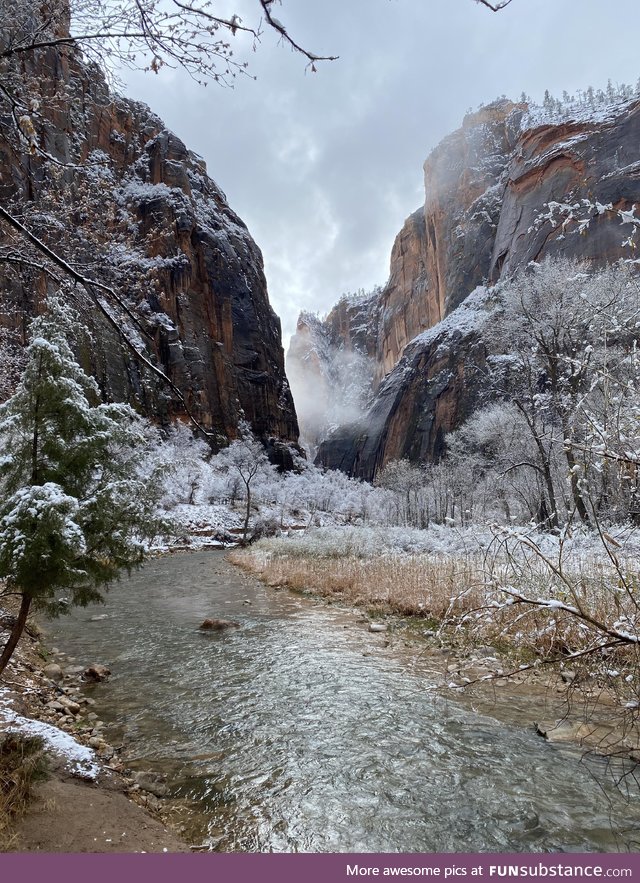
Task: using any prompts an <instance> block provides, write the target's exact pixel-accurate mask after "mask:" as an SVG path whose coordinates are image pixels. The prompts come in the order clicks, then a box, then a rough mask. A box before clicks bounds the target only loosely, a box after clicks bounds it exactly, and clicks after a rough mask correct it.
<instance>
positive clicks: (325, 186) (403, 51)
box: [129, 0, 640, 333]
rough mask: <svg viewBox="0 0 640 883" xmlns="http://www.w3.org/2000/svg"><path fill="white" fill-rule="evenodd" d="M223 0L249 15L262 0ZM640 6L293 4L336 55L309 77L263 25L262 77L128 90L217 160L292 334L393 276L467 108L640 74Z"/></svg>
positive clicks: (587, 2) (330, 0)
mask: <svg viewBox="0 0 640 883" xmlns="http://www.w3.org/2000/svg"><path fill="white" fill-rule="evenodd" d="M217 2H219V0H217ZM224 2H225V3H226V5H227V6H228V7H229V9H232V8H233V9H237V10H239V11H240V14H241V15H243V17H244V18H245V21H247V22H249V21H251V19H252V13H253V10H255V7H256V5H257V4H256V3H255V0H237V2H232V0H224ZM636 3H637V0H611V2H610V3H607V4H603V3H602V2H601V0H583V2H581V3H580V4H579V8H577V4H576V3H575V0H536V2H533V0H513V3H512V4H511V5H510V6H509V7H508V8H507V9H505V10H503V12H501V13H499V14H493V13H491V12H489V11H488V10H487V9H484V8H483V7H481V6H479V5H478V4H475V3H473V2H472V0H455V2H454V0H349V2H348V3H345V2H344V0H323V2H322V3H309V2H307V0H283V4H282V8H281V9H279V10H278V17H279V18H280V19H281V20H282V21H284V22H285V23H286V24H287V26H288V27H289V29H290V32H291V34H292V35H293V36H295V38H296V39H298V40H299V41H300V42H301V43H303V44H304V45H306V46H308V47H310V48H311V49H312V50H313V51H314V52H317V53H330V54H338V55H340V59H339V60H338V61H336V62H333V63H330V64H322V65H320V66H319V72H318V73H317V74H311V73H308V72H307V73H305V65H304V62H303V61H302V60H301V59H300V58H299V57H298V56H296V55H295V54H293V53H291V52H289V51H288V50H287V49H284V48H282V47H279V46H278V45H277V43H278V41H277V40H276V39H275V37H274V36H273V35H271V34H265V35H264V37H263V40H262V43H261V45H260V46H259V47H258V51H257V53H256V54H255V55H254V54H253V53H251V52H248V54H247V58H248V60H249V62H250V70H251V73H252V74H255V75H256V76H257V78H258V79H257V80H256V81H253V80H251V79H249V78H247V77H241V78H239V79H238V80H237V82H236V86H235V88H234V89H233V90H231V89H220V88H216V87H215V86H209V87H208V88H207V89H203V88H200V87H198V86H197V85H196V84H195V83H193V82H192V81H191V80H189V79H187V78H183V77H182V76H180V75H179V74H176V73H169V75H168V76H167V75H166V74H165V73H161V75H160V76H158V77H154V76H151V75H147V76H144V75H142V74H138V75H132V76H131V78H130V86H129V91H130V93H131V94H132V95H133V96H135V97H138V98H142V99H143V100H145V101H147V102H148V103H149V104H150V105H151V106H152V107H153V109H154V110H155V111H156V112H157V113H159V114H160V115H161V116H162V117H163V118H164V119H165V121H166V122H167V124H168V125H169V126H170V127H171V128H172V129H174V130H175V131H176V132H177V134H178V135H180V137H181V138H182V139H183V140H184V141H185V142H186V143H187V145H188V146H189V147H191V148H192V149H194V150H196V151H197V152H198V153H201V154H202V155H203V156H204V157H205V159H206V160H207V165H208V168H209V172H210V174H211V175H212V177H214V178H215V179H216V181H217V182H218V183H219V184H220V186H221V187H222V189H223V190H224V191H225V192H226V194H227V196H228V198H229V201H230V203H231V206H232V208H233V209H234V210H235V211H236V212H238V214H239V215H240V216H241V217H242V218H243V220H244V221H245V222H246V223H247V225H248V226H249V229H250V230H251V232H252V234H253V236H254V238H255V239H256V241H257V242H258V245H259V246H260V247H261V249H262V251H263V253H264V256H265V266H266V270H267V278H268V281H269V288H270V292H271V301H272V303H273V305H274V307H275V309H276V311H277V312H278V313H279V314H280V316H281V318H282V320H283V327H284V330H285V332H286V333H290V332H291V331H292V330H293V328H294V327H295V321H296V316H297V312H298V311H299V309H310V310H313V311H316V310H317V311H319V312H321V313H322V312H325V311H326V310H328V309H329V308H330V306H331V305H332V304H333V303H334V302H335V301H336V300H337V299H338V297H339V296H340V294H341V293H342V292H343V291H347V290H356V289H358V288H360V287H364V288H370V287H371V286H373V285H374V284H375V283H378V282H379V283H382V282H384V281H385V278H386V274H387V272H388V260H389V254H390V251H391V246H392V243H393V239H394V236H395V234H396V233H397V232H398V231H399V229H400V227H401V225H402V222H403V220H404V218H405V217H406V216H408V215H409V214H410V213H411V212H413V211H414V210H415V209H416V208H417V207H418V205H419V204H420V202H421V201H422V198H423V197H422V163H423V161H424V159H425V158H426V156H427V154H428V152H429V150H430V149H431V148H432V147H434V146H435V144H436V143H437V142H438V141H439V140H440V139H441V138H442V137H443V136H444V135H445V134H447V133H448V132H449V131H451V130H453V129H454V128H456V127H457V126H458V125H460V123H461V121H462V117H463V115H464V113H465V112H466V111H467V109H468V108H469V107H476V106H477V105H478V104H479V103H481V102H486V101H490V100H492V99H494V98H496V97H497V96H498V95H502V94H507V95H509V96H513V97H516V98H517V97H519V95H520V93H521V92H522V91H526V92H527V93H529V94H531V95H533V96H534V97H536V98H541V97H542V95H543V94H544V90H545V89H547V88H548V89H550V90H551V91H552V92H554V93H555V94H557V95H560V94H561V93H562V91H563V90H564V89H567V90H568V91H570V92H571V91H574V90H576V89H578V88H583V87H585V86H587V85H589V84H590V83H592V84H593V85H595V86H602V85H604V84H606V81H607V79H608V78H609V77H610V78H611V79H612V80H613V81H614V82H615V81H626V82H635V81H636V80H637V77H638V73H639V72H640V71H639V70H638V64H637V56H636V51H635V44H634V41H633V40H631V39H626V38H624V36H623V37H621V27H622V25H621V23H623V22H625V21H634V20H635V18H636V15H637V9H636ZM243 46H244V48H245V50H248V49H249V47H248V45H247V42H246V41H244V43H243V41H240V42H239V53H240V54H242V49H243ZM608 47H615V51H613V50H611V51H609V50H608Z"/></svg>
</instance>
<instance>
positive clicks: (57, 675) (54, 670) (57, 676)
mask: <svg viewBox="0 0 640 883" xmlns="http://www.w3.org/2000/svg"><path fill="white" fill-rule="evenodd" d="M42 672H43V674H44V675H45V676H46V677H48V678H50V680H52V681H61V680H62V668H61V667H60V666H59V665H58V664H57V663H55V662H50V663H49V665H45V667H44V668H43V669H42Z"/></svg>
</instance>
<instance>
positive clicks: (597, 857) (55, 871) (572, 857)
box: [0, 853, 640, 883]
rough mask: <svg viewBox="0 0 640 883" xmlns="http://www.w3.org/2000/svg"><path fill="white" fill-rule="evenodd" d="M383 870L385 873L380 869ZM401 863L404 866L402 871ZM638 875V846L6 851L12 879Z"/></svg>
mask: <svg viewBox="0 0 640 883" xmlns="http://www.w3.org/2000/svg"><path fill="white" fill-rule="evenodd" d="M385 871H386V873H385ZM402 871H403V873H401V872H402ZM566 877H569V878H571V879H576V878H577V879H580V880H587V881H594V880H598V879H602V880H608V881H611V880H616V881H617V880H632V881H636V883H640V855H639V854H630V853H627V854H619V853H615V854H606V855H603V854H599V853H589V854H575V853H562V854H553V855H550V854H541V853H536V854H523V853H517V854H497V853H483V854H480V855H478V854H468V853H450V854H448V853H447V854H437V855H435V854H420V855H418V854H410V855H408V854H398V853H392V854H384V855H380V854H364V855H349V854H342V853H341V854H324V853H319V854H297V855H292V854H286V855H284V854H277V855H258V854H239V853H236V854H232V853H227V854H211V853H209V854H204V855H177V854H167V855H151V854H149V855H113V854H107V855H104V854H100V855H97V854H84V855H67V854H60V853H56V854H46V855H45V854H38V853H32V854H5V855H0V881H14V883H53V881H55V883H63V881H64V883H129V881H131V883H146V881H147V880H152V881H153V883H227V881H229V883H356V881H359V880H371V879H376V878H377V880H378V881H381V883H382V881H384V880H391V879H393V878H396V879H402V880H405V881H406V880H414V881H415V880H425V879H426V880H432V879H435V880H437V881H444V880H447V881H451V883H455V881H458V883H460V881H465V883H467V881H468V883H471V881H472V880H473V879H482V880H484V881H487V883H489V881H495V883H499V881H503V880H512V879H525V880H526V879H530V878H533V879H535V880H544V881H546V883H556V881H557V879H558V878H563V879H564V878H566Z"/></svg>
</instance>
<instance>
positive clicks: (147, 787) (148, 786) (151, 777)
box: [131, 772, 169, 797]
mask: <svg viewBox="0 0 640 883" xmlns="http://www.w3.org/2000/svg"><path fill="white" fill-rule="evenodd" d="M131 778H132V779H133V781H134V782H135V783H136V785H138V786H139V787H140V788H141V789H142V790H143V791H147V792H149V794H153V795H154V796H155V797H166V796H167V794H168V793H169V788H168V787H167V785H166V782H165V777H164V776H162V775H159V774H157V773H147V772H138V773H133V775H132V777H131Z"/></svg>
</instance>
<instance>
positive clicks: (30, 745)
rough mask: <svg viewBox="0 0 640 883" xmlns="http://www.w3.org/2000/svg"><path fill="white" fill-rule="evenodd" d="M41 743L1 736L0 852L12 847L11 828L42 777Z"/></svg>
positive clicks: (43, 759)
mask: <svg viewBox="0 0 640 883" xmlns="http://www.w3.org/2000/svg"><path fill="white" fill-rule="evenodd" d="M42 749H43V743H42V740H41V739H38V738H33V737H25V736H21V735H19V734H17V733H16V734H13V733H9V734H5V735H4V736H3V737H1V739H0V852H6V851H7V850H9V849H11V848H13V847H15V835H14V834H13V833H12V830H11V829H12V824H13V822H14V821H15V819H17V818H19V817H20V816H22V815H24V812H25V810H26V808H27V806H28V805H29V803H30V801H31V800H32V798H33V786H34V784H35V783H36V782H39V781H41V780H42V779H44V778H45V777H46V759H45V755H44V754H43V750H42Z"/></svg>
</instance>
